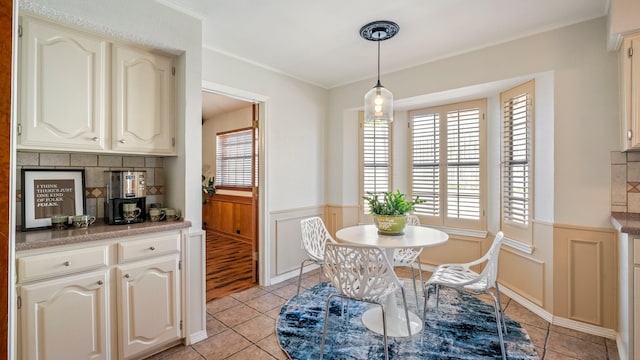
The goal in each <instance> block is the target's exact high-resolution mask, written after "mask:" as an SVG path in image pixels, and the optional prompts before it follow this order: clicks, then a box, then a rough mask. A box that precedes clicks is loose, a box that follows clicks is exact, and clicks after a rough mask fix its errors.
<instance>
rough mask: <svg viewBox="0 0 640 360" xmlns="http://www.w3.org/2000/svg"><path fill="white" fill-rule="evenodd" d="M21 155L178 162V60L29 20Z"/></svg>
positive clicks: (25, 22)
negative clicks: (120, 155)
mask: <svg viewBox="0 0 640 360" xmlns="http://www.w3.org/2000/svg"><path fill="white" fill-rule="evenodd" d="M21 22H22V24H21V29H22V30H21V31H22V35H21V38H20V39H21V41H20V46H21V49H20V61H19V68H20V69H21V72H20V79H19V81H20V98H19V102H20V115H19V118H20V120H19V129H18V133H19V137H18V149H21V150H39V151H47V150H53V151H60V150H68V151H87V152H104V153H123V154H141V155H146V154H149V155H175V154H176V151H175V149H176V146H175V134H176V120H175V119H176V85H175V84H176V80H175V64H174V61H175V57H173V56H169V55H165V54H162V53H160V52H158V51H155V50H149V49H145V48H141V47H134V46H129V45H123V44H119V43H115V42H110V41H108V40H105V39H103V38H100V37H98V36H94V35H90V34H87V33H84V32H82V31H79V30H75V29H72V28H69V27H66V26H62V25H57V24H54V23H51V22H48V21H45V20H41V19H38V18H33V17H28V16H23V17H22V18H21Z"/></svg>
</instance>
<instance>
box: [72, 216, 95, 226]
mask: <svg viewBox="0 0 640 360" xmlns="http://www.w3.org/2000/svg"><path fill="white" fill-rule="evenodd" d="M95 221H96V217H95V216H91V215H76V216H74V217H73V226H74V227H77V228H85V227H88V226H89V225H91V224H93V223H94V222H95Z"/></svg>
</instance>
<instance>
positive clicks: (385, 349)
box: [320, 304, 389, 360]
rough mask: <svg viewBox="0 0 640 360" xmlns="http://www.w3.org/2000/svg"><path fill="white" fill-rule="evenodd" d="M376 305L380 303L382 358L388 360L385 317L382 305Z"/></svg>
mask: <svg viewBox="0 0 640 360" xmlns="http://www.w3.org/2000/svg"><path fill="white" fill-rule="evenodd" d="M378 305H380V308H382V333H383V339H384V359H385V360H389V349H387V317H386V315H385V311H384V305H382V304H378ZM320 360H322V356H321V357H320Z"/></svg>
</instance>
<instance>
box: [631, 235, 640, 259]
mask: <svg viewBox="0 0 640 360" xmlns="http://www.w3.org/2000/svg"><path fill="white" fill-rule="evenodd" d="M633 263H634V264H636V265H640V239H633Z"/></svg>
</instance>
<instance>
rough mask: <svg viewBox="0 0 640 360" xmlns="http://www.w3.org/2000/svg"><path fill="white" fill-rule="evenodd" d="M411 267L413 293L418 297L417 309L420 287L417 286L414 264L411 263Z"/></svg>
mask: <svg viewBox="0 0 640 360" xmlns="http://www.w3.org/2000/svg"><path fill="white" fill-rule="evenodd" d="M409 267H410V268H411V280H413V294H414V295H415V297H416V309H417V308H418V288H417V286H416V274H415V272H414V269H413V264H412V265H409Z"/></svg>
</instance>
